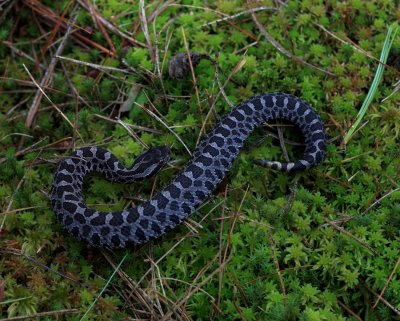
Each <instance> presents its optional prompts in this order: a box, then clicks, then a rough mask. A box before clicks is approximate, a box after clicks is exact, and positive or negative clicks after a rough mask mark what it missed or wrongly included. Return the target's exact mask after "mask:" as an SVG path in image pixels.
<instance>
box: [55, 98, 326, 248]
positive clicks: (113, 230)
mask: <svg viewBox="0 0 400 321" xmlns="http://www.w3.org/2000/svg"><path fill="white" fill-rule="evenodd" d="M272 119H286V120H289V121H290V122H292V123H294V124H295V125H297V127H298V128H299V129H300V130H301V132H302V134H303V135H304V138H305V151H304V157H303V159H301V160H299V161H297V162H290V163H280V162H274V161H264V160H258V161H256V163H257V164H260V165H264V166H269V167H273V168H276V169H278V170H282V171H286V172H292V171H297V170H302V169H308V168H309V167H311V166H314V165H317V164H319V163H321V162H322V160H323V158H324V156H325V153H326V149H327V139H326V133H325V129H324V125H323V123H322V121H321V119H320V117H319V116H318V115H317V114H316V112H315V111H314V110H313V109H312V107H310V106H309V105H308V104H307V103H305V102H304V101H302V100H301V99H299V98H297V97H295V96H292V95H288V94H282V93H265V94H262V95H259V96H256V97H253V98H250V99H248V100H246V101H244V102H242V103H240V104H239V105H237V106H236V107H234V108H233V109H232V110H231V112H230V113H228V114H227V115H226V116H225V117H224V118H222V119H221V121H220V122H219V123H218V124H217V125H216V126H215V127H214V129H212V130H211V131H210V132H209V133H208V134H206V135H205V136H204V138H203V139H202V141H201V142H200V144H199V145H198V147H197V149H196V150H195V152H194V153H193V157H192V159H191V160H190V161H189V163H188V164H187V165H186V166H185V168H184V169H183V170H182V171H181V172H180V173H179V174H178V175H177V176H176V177H175V178H174V179H173V180H172V181H171V182H170V183H169V184H168V185H167V186H166V187H165V188H163V189H162V190H161V191H160V192H159V193H158V194H157V195H155V196H154V197H152V198H151V199H150V200H148V201H146V202H144V203H142V204H141V205H139V206H137V207H135V208H130V209H127V210H123V211H117V212H99V211H96V210H93V209H90V208H88V207H87V206H86V204H85V202H84V199H83V195H82V185H83V179H84V176H85V175H86V174H87V173H89V172H91V171H97V172H100V173H102V174H103V175H105V176H106V178H107V179H109V180H111V181H116V182H125V183H130V182H134V181H137V180H140V179H144V178H147V177H150V176H151V175H154V174H155V173H157V172H158V171H159V170H160V169H161V168H162V167H163V166H164V165H165V163H166V162H168V160H169V151H168V149H167V148H166V147H156V148H152V149H150V150H148V151H147V152H145V153H143V154H142V155H140V156H139V157H138V158H137V159H136V160H135V162H134V163H133V165H132V167H130V168H126V167H125V166H124V165H123V164H122V163H121V162H119V161H118V159H117V158H116V157H115V156H114V155H112V154H111V153H110V152H108V151H106V150H104V149H101V148H98V147H86V148H81V149H78V150H76V151H75V152H74V153H73V154H72V156H71V157H69V158H66V159H64V160H63V161H61V162H60V164H59V166H58V168H57V170H56V172H55V175H54V179H53V184H52V190H51V203H52V207H53V209H54V211H55V213H56V215H57V218H58V220H59V221H60V223H61V224H62V225H63V226H64V227H65V228H66V229H67V230H68V231H69V232H70V233H72V234H73V235H74V236H75V237H77V238H79V239H81V240H84V241H86V242H88V243H90V244H93V245H97V246H103V247H108V248H116V247H126V246H128V245H137V244H141V243H144V242H147V241H149V240H151V239H154V238H157V237H159V236H161V235H163V234H165V233H166V232H167V231H169V230H171V229H173V228H174V227H175V226H177V225H178V224H180V223H181V222H182V221H183V220H184V219H185V218H186V217H187V216H188V215H190V214H191V213H193V212H194V211H195V210H196V208H197V207H198V206H199V205H200V204H201V203H202V202H203V201H204V200H205V199H206V198H207V197H208V196H209V195H210V194H211V193H212V192H213V191H214V189H215V188H216V187H217V185H218V183H219V182H220V181H221V180H222V179H223V178H224V176H225V174H226V173H227V171H228V170H229V168H230V167H231V165H232V163H233V161H234V160H235V158H236V157H237V155H238V153H239V150H240V149H241V147H242V146H243V143H244V141H245V140H246V138H247V137H248V135H249V134H250V133H251V132H252V131H253V129H254V128H255V127H257V126H259V125H261V124H263V123H265V122H267V121H269V120H272Z"/></svg>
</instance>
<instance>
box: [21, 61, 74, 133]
mask: <svg viewBox="0 0 400 321" xmlns="http://www.w3.org/2000/svg"><path fill="white" fill-rule="evenodd" d="M23 66H24V68H25V70H26V72H27V73H28V75H29V77H30V78H31V80H32V81H33V83H34V84H35V85H36V86H37V87H38V88H39V91H40V92H41V93H42V95H43V96H45V97H46V98H47V100H48V101H49V102H50V103H51V105H52V106H53V107H54V108H55V109H56V110H57V111H58V112H59V113H60V114H61V116H62V117H63V118H64V119H65V120H66V121H67V123H68V124H69V125H70V126H71V127H72V128H73V129H75V128H74V125H73V124H72V123H71V121H70V120H69V119H68V117H67V116H65V115H64V113H63V112H62V111H61V110H60V109H59V108H58V107H57V106H56V105H55V104H54V103H53V102H52V101H51V99H50V97H49V96H47V95H46V93H45V92H44V90H43V89H42V88H41V86H39V84H38V83H37V82H36V81H35V79H34V78H33V76H32V75H31V73H30V72H29V70H28V68H26V66H25V65H23ZM28 116H29V113H28ZM27 118H28V117H27ZM32 120H33V118H32ZM77 133H78V135H79V137H81V135H80V134H79V132H78V131H77Z"/></svg>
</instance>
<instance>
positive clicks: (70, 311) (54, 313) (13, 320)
mask: <svg viewBox="0 0 400 321" xmlns="http://www.w3.org/2000/svg"><path fill="white" fill-rule="evenodd" d="M78 312H79V310H78V309H62V310H55V311H47V312H39V313H34V314H30V315H23V316H18V317H10V318H5V319H1V320H0V321H17V320H27V319H30V320H32V319H36V318H41V317H48V316H53V317H56V318H57V319H58V317H57V316H62V315H65V314H76V313H78Z"/></svg>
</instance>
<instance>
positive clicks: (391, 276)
mask: <svg viewBox="0 0 400 321" xmlns="http://www.w3.org/2000/svg"><path fill="white" fill-rule="evenodd" d="M399 264H400V256H399V258H398V259H397V262H396V264H395V265H394V268H393V270H392V272H391V273H390V275H389V277H388V279H387V280H386V283H385V286H384V287H383V289H382V291H381V293H380V294H379V296H378V299H377V300H376V302H375V304H374V306H373V307H372V308H373V309H375V308H376V306H377V305H378V303H379V301H380V300H381V299H382V297H383V294H384V293H385V291H386V288H387V287H388V285H389V283H390V280H391V279H392V278H393V275H394V273H395V272H396V270H397V268H398V266H399Z"/></svg>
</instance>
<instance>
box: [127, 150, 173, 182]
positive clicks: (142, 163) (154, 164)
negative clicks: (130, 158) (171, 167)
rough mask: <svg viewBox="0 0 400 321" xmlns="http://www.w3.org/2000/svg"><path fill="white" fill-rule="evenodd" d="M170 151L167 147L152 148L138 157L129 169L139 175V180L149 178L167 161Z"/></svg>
mask: <svg viewBox="0 0 400 321" xmlns="http://www.w3.org/2000/svg"><path fill="white" fill-rule="evenodd" d="M169 158H170V150H169V148H168V147H167V146H158V147H153V148H150V149H148V150H147V151H145V152H144V153H143V154H141V155H139V157H138V158H136V159H135V161H134V162H133V165H132V167H131V168H130V169H129V170H130V171H131V172H134V173H136V172H137V173H141V175H140V178H139V179H145V178H149V177H151V176H154V175H155V174H157V173H158V172H159V171H160V170H161V168H163V167H164V166H165V165H166V164H167V163H168V161H169Z"/></svg>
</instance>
